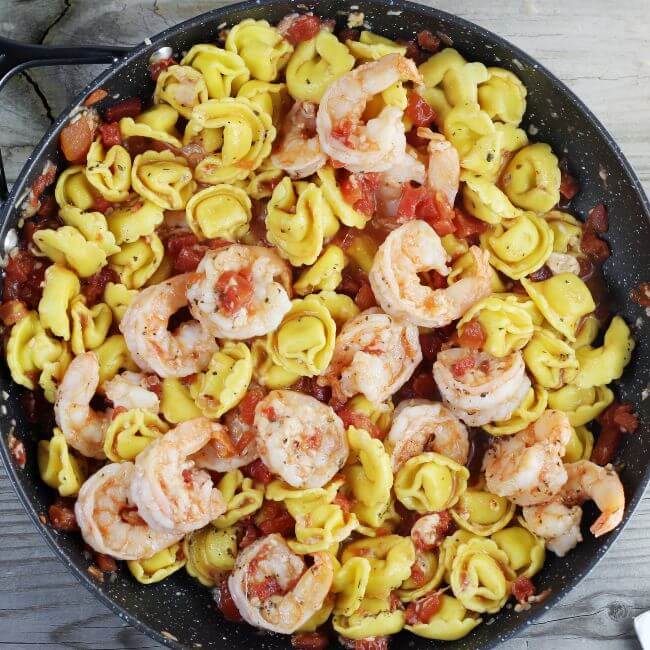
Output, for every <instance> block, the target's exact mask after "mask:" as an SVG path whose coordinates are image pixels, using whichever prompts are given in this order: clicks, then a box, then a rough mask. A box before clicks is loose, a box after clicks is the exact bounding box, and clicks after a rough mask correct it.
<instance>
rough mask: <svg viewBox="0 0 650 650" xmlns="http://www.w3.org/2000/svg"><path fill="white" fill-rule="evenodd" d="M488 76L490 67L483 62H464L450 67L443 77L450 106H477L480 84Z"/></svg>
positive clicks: (443, 87)
mask: <svg viewBox="0 0 650 650" xmlns="http://www.w3.org/2000/svg"><path fill="white" fill-rule="evenodd" d="M488 76H489V74H488V69H487V68H486V67H485V66H484V65H483V64H482V63H477V62H474V63H464V64H463V65H460V66H453V67H451V68H449V70H447V72H445V76H444V77H443V78H442V90H443V92H444V93H445V98H446V99H447V101H448V102H449V104H450V106H453V107H457V106H468V107H475V106H476V105H477V103H478V86H479V84H482V83H484V82H485V81H487V79H488ZM481 108H482V107H481Z"/></svg>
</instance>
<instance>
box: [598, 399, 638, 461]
mask: <svg viewBox="0 0 650 650" xmlns="http://www.w3.org/2000/svg"><path fill="white" fill-rule="evenodd" d="M632 409H633V406H632V404H627V403H620V402H614V403H613V404H611V405H610V406H609V407H608V408H607V409H606V410H605V411H604V412H603V413H601V414H600V415H599V416H598V422H599V423H600V426H601V431H600V435H599V436H598V439H597V440H596V444H595V445H594V449H593V451H592V452H591V460H592V462H594V463H596V464H597V465H607V463H611V462H612V461H613V460H614V457H615V456H616V452H617V451H618V448H619V447H620V445H621V441H622V438H623V434H624V433H634V432H635V431H636V430H637V427H638V426H639V418H638V417H637V415H636V414H635V413H634V412H633V410H632Z"/></svg>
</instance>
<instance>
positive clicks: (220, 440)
mask: <svg viewBox="0 0 650 650" xmlns="http://www.w3.org/2000/svg"><path fill="white" fill-rule="evenodd" d="M212 428H213V429H214V431H215V432H218V435H215V437H213V438H212V440H210V442H208V444H207V445H205V447H203V449H201V451H199V452H197V453H196V454H194V455H193V456H191V458H190V460H193V461H194V462H195V463H196V466H197V467H202V468H204V469H209V470H212V471H213V472H229V471H230V470H233V469H237V468H238V467H243V466H244V465H248V463H251V462H253V461H254V460H255V459H256V458H257V455H258V454H257V446H256V443H255V436H254V435H253V436H251V437H250V438H248V437H247V438H243V437H239V438H237V437H236V436H235V435H233V433H234V431H236V429H234V430H233V429H231V428H229V427H227V426H223V425H221V424H217V423H216V422H213V423H212ZM242 445H243V449H241V450H240V447H241V446H242Z"/></svg>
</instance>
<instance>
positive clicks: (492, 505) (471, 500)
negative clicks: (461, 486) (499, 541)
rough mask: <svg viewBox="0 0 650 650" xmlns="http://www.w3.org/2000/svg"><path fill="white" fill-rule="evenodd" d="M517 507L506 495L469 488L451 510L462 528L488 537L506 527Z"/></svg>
mask: <svg viewBox="0 0 650 650" xmlns="http://www.w3.org/2000/svg"><path fill="white" fill-rule="evenodd" d="M515 509H516V506H515V504H514V503H512V502H511V501H509V500H508V499H506V498H505V497H500V496H497V495H496V494H492V493H490V492H488V491H487V490H485V489H480V488H469V489H468V490H466V491H465V492H464V493H463V494H461V496H460V499H459V500H458V502H457V503H456V504H455V505H454V506H453V508H452V509H451V510H450V512H451V516H452V517H453V518H454V521H455V522H456V523H457V524H458V525H459V526H460V527H461V528H464V529H465V530H468V531H470V532H471V533H474V534H475V535H480V536H481V537H487V536H489V535H492V533H495V532H496V531H497V530H501V529H502V528H505V527H506V526H507V525H508V524H509V523H510V520H511V519H512V517H513V516H514V514H515Z"/></svg>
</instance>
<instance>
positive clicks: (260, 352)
mask: <svg viewBox="0 0 650 650" xmlns="http://www.w3.org/2000/svg"><path fill="white" fill-rule="evenodd" d="M251 360H252V362H253V379H254V380H255V381H256V382H257V383H258V384H259V385H260V386H265V387H266V388H268V389H269V390H276V389H279V388H288V387H289V386H291V384H295V383H296V381H298V379H300V375H299V374H298V373H297V372H291V371H289V370H287V369H286V368H284V367H283V366H281V365H280V364H277V363H275V362H274V361H273V359H272V358H271V355H270V353H269V349H268V340H267V339H266V338H262V339H257V340H255V341H254V342H253V345H252V346H251Z"/></svg>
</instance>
